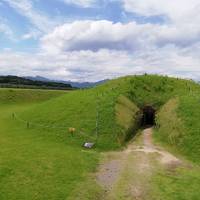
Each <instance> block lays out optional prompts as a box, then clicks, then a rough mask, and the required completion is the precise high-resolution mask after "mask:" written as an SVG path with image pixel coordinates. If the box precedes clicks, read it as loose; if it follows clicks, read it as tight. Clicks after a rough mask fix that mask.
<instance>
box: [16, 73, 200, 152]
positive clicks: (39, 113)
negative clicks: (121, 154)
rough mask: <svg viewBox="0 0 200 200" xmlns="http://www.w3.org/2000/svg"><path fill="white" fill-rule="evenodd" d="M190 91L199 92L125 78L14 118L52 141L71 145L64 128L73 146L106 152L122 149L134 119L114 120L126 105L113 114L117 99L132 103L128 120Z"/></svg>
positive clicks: (180, 84) (165, 81)
mask: <svg viewBox="0 0 200 200" xmlns="http://www.w3.org/2000/svg"><path fill="white" fill-rule="evenodd" d="M192 91H196V92H198V91H200V88H199V85H197V84H195V83H194V82H192V81H187V80H179V79H175V78H168V77H161V76H156V75H151V76H150V75H144V76H129V77H124V78H119V79H116V80H112V81H109V82H107V83H106V84H104V85H101V86H98V87H95V88H93V89H88V90H79V91H73V92H70V93H69V94H67V95H64V96H61V97H59V98H56V99H52V100H50V101H48V102H44V103H41V104H39V105H38V104H37V105H34V106H32V107H30V108H29V110H27V111H26V112H22V113H18V115H19V116H20V117H21V118H22V119H24V120H26V121H28V122H29V123H30V124H31V127H32V128H33V129H35V130H38V132H39V130H40V129H41V128H43V129H44V130H43V132H45V131H46V132H48V134H51V136H52V137H53V136H54V137H55V138H54V139H58V138H60V140H62V141H63V142H66V140H67V141H68V142H69V143H70V144H72V142H71V141H72V140H71V139H70V138H69V137H70V135H69V134H68V128H69V127H74V128H75V129H76V133H75V135H74V137H75V138H76V139H74V141H75V143H74V144H75V145H78V146H80V145H82V143H83V142H85V141H93V142H96V147H97V148H98V149H101V150H109V149H116V148H119V147H120V146H122V145H123V144H124V141H125V140H126V139H127V134H129V132H130V131H129V130H130V129H131V128H133V127H130V121H132V122H133V123H134V120H123V121H121V122H119V120H117V118H120V115H121V118H123V115H124V112H126V111H127V110H128V107H129V106H130V103H128V102H127V100H124V99H123V101H124V102H125V104H127V106H126V107H127V108H126V109H125V107H124V106H118V108H117V111H116V105H117V104H118V102H119V97H120V96H124V97H125V98H126V99H128V101H129V102H131V104H133V105H132V106H130V110H131V107H133V110H135V111H133V112H132V113H129V114H128V112H126V114H127V115H129V118H130V116H131V115H132V118H134V117H135V113H136V111H138V110H139V109H140V108H142V107H143V106H145V105H151V106H153V107H154V108H155V109H157V110H158V109H159V108H160V107H161V106H162V105H164V104H165V103H166V102H167V101H168V100H170V99H171V98H174V97H178V96H184V95H188V94H189V93H190V92H192ZM121 105H124V103H121ZM120 109H121V110H120ZM123 110H124V111H123ZM125 110H126V111H125ZM122 123H124V124H122ZM127 127H129V128H127ZM125 132H126V133H127V134H125ZM66 138H67V139H66Z"/></svg>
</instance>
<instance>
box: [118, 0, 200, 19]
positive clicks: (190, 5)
mask: <svg viewBox="0 0 200 200" xmlns="http://www.w3.org/2000/svg"><path fill="white" fill-rule="evenodd" d="M122 2H123V4H124V8H125V10H126V11H129V12H133V13H137V14H139V15H142V16H156V15H164V16H166V17H167V18H168V19H169V20H171V21H172V22H173V23H191V22H195V23H196V22H197V21H199V19H200V12H199V11H200V2H199V0H190V1H188V0H122Z"/></svg>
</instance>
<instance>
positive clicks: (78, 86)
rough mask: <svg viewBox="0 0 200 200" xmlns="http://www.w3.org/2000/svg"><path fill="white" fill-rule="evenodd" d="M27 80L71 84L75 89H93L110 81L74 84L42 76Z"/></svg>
mask: <svg viewBox="0 0 200 200" xmlns="http://www.w3.org/2000/svg"><path fill="white" fill-rule="evenodd" d="M25 78H27V79H29V80H33V81H45V82H56V83H64V84H70V85H71V86H72V87H75V88H91V87H94V86H96V85H100V84H102V83H105V82H106V81H108V79H106V80H102V81H97V82H73V81H63V80H51V79H48V78H45V77H42V76H26V77H25Z"/></svg>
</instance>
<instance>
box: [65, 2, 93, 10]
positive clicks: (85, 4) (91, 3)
mask: <svg viewBox="0 0 200 200" xmlns="http://www.w3.org/2000/svg"><path fill="white" fill-rule="evenodd" d="M61 1H63V2H65V3H67V4H74V5H77V6H80V7H83V8H88V7H93V6H94V5H95V3H96V0H75V1H74V0H61Z"/></svg>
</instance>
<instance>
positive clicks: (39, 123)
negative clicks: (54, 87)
mask: <svg viewBox="0 0 200 200" xmlns="http://www.w3.org/2000/svg"><path fill="white" fill-rule="evenodd" d="M199 92H200V87H199V85H198V84H195V83H194V82H192V81H187V80H178V79H175V78H167V77H160V76H155V75H151V76H149V75H144V76H129V77H124V78H119V79H116V80H111V81H108V82H107V83H105V84H103V85H101V86H98V87H95V88H93V89H87V90H77V91H72V92H67V93H66V92H64V91H43V90H14V89H1V90H0V104H1V105H0V108H1V115H0V145H1V148H0V199H2V200H4V199H6V200H7V199H9V200H14V199H20V200H26V199H30V200H31V199H38V200H40V199H41V200H45V199H48V200H49V199H56V200H57V199H61V200H64V199H77V198H75V196H76V194H77V193H78V192H77V191H79V189H80V190H81V193H80V194H79V196H81V198H82V199H99V198H100V193H101V188H99V186H98V185H97V184H96V183H95V181H94V180H91V178H90V174H91V173H93V172H94V171H95V170H96V167H97V164H98V161H99V159H100V153H99V152H101V151H108V150H116V149H119V148H121V147H123V145H124V141H126V139H127V136H128V135H129V134H130V131H129V130H130V129H132V128H133V127H131V124H132V123H134V121H136V119H137V118H135V113H137V111H138V110H139V109H140V108H141V107H143V106H144V105H147V104H148V105H152V106H153V107H155V108H156V109H160V108H161V107H162V106H163V105H164V104H165V103H166V102H169V100H170V99H172V98H178V97H179V101H178V103H177V107H176V106H175V107H174V108H175V110H174V109H173V108H172V109H171V112H170V110H169V112H167V113H169V118H168V120H169V121H168V123H169V124H170V123H172V124H173V121H172V120H170V117H171V116H173V117H174V118H173V119H175V120H178V121H179V119H180V122H181V123H180V124H181V125H180V127H181V126H182V125H183V127H186V130H187V131H185V132H184V134H181V135H179V132H178V134H176V133H177V131H176V130H175V131H174V132H173V136H174V137H168V138H169V140H168V139H166V137H161V138H160V139H161V140H162V141H163V142H166V143H167V144H172V145H173V146H174V148H177V149H179V148H180V152H182V153H183V154H185V155H187V156H188V157H190V158H191V159H192V160H198V155H199V149H200V148H198V147H199V145H200V140H199V136H198V130H199V124H198V117H200V116H199V113H198V109H196V108H199V107H198V106H199V104H198V103H199V99H200V98H198V93H199ZM189 95H191V96H189ZM120 96H121V97H120ZM119 97H120V98H119ZM188 104H190V105H188ZM169 107H170V106H169ZM13 113H15V114H16V117H17V118H15V119H13V117H12V116H13ZM97 114H98V127H97V131H98V135H96V117H97ZM164 114H165V112H163V114H161V115H160V120H161V121H162V119H164V120H163V121H162V123H161V126H160V128H162V126H163V124H164V122H165V118H162V117H163V116H164ZM27 122H29V128H27ZM182 123H183V124H182ZM175 125H178V127H176V128H179V123H178V124H175ZM173 126H174V125H171V124H170V126H167V127H166V128H167V130H166V132H163V134H167V132H168V131H170V130H171V129H169V128H171V127H173ZM69 127H74V128H75V129H76V132H75V134H74V136H72V135H71V134H69V132H68V128H69ZM191 127H192V128H191ZM160 130H162V129H160ZM180 130H181V129H180ZM134 131H135V132H136V130H134ZM158 132H159V130H158ZM180 138H181V139H180ZM174 139H175V140H174ZM179 139H180V140H179ZM86 141H92V142H95V143H96V145H95V149H94V150H92V151H89V152H88V151H82V150H83V148H82V145H83V143H84V142H86ZM170 141H178V142H174V143H170ZM176 144H178V145H177V146H176ZM188 180H189V178H188ZM90 183H91V184H92V187H91V186H90V185H91V184H90ZM81 198H79V199H81Z"/></svg>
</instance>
